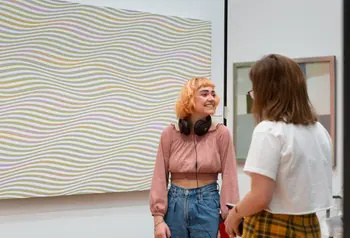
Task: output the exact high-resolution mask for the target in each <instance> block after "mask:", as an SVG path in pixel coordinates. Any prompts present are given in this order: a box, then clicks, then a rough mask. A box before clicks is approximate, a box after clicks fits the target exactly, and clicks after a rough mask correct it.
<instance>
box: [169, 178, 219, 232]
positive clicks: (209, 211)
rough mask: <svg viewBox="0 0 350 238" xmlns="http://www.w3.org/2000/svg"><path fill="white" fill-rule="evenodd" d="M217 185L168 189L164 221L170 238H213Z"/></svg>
mask: <svg viewBox="0 0 350 238" xmlns="http://www.w3.org/2000/svg"><path fill="white" fill-rule="evenodd" d="M219 212H220V197H219V189H218V184H217V183H216V182H215V183H212V184H208V185H205V186H202V187H199V188H193V189H184V188H181V187H178V186H175V185H173V184H172V185H171V186H170V189H169V192H168V212H167V214H166V215H165V217H164V219H165V222H166V223H167V225H168V226H169V228H170V232H171V238H216V237H217V233H218V230H219V221H220V213H219Z"/></svg>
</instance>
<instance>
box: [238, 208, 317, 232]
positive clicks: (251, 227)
mask: <svg viewBox="0 0 350 238" xmlns="http://www.w3.org/2000/svg"><path fill="white" fill-rule="evenodd" d="M263 237H264V238H267V237H271V238H274V237H276V238H282V237H283V238H299V237H300V238H303V237H305V238H321V228H320V223H319V221H318V218H317V215H316V213H312V214H307V215H284V214H272V213H270V212H267V211H261V212H259V213H256V214H254V215H252V216H250V217H246V218H244V225H243V234H242V238H263Z"/></svg>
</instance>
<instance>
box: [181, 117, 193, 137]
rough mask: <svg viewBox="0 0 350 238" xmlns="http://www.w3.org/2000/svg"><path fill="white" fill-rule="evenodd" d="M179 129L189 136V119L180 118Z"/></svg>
mask: <svg viewBox="0 0 350 238" xmlns="http://www.w3.org/2000/svg"><path fill="white" fill-rule="evenodd" d="M179 129H180V132H181V133H182V134H185V135H186V136H188V135H189V134H190V133H191V129H190V126H189V124H188V121H187V120H183V119H180V120H179Z"/></svg>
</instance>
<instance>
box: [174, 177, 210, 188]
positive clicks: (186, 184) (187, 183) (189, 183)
mask: <svg viewBox="0 0 350 238" xmlns="http://www.w3.org/2000/svg"><path fill="white" fill-rule="evenodd" d="M214 182H216V180H213V179H210V180H208V179H202V180H198V184H197V180H192V179H176V180H171V183H172V184H174V185H176V186H178V187H181V188H186V189H191V188H197V187H202V186H205V185H207V184H211V183H214Z"/></svg>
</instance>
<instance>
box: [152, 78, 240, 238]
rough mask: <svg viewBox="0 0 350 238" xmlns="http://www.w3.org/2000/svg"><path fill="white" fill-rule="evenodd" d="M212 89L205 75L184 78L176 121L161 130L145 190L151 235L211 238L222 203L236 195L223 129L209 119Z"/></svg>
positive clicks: (228, 140) (231, 151)
mask: <svg viewBox="0 0 350 238" xmlns="http://www.w3.org/2000/svg"><path fill="white" fill-rule="evenodd" d="M214 88H215V86H214V84H213V83H212V82H211V81H210V80H209V79H206V78H193V79H191V80H189V81H188V82H187V83H186V84H185V85H184V87H183V89H182V90H181V92H180V96H179V99H178V101H177V102H176V115H177V118H178V119H179V121H178V123H177V124H171V125H169V126H168V127H167V128H166V129H165V130H164V131H163V133H162V135H161V138H160V143H159V150H158V154H157V158H156V162H155V167H154V173H153V178H152V185H151V191H150V210H151V213H152V215H153V217H154V230H155V232H154V237H155V238H166V237H167V238H169V237H174V238H175V237H181V238H196V237H198V238H199V237H201V238H203V237H209V238H216V237H217V236H218V230H219V221H220V213H221V217H222V218H225V217H226V215H227V213H228V209H227V208H226V205H225V204H226V203H236V202H237V201H238V200H239V193H238V182H237V171H236V158H235V153H234V147H233V143H232V139H231V136H230V133H229V130H228V129H227V127H226V126H224V125H222V124H220V123H215V122H212V118H211V116H212V115H213V114H214V113H215V110H216V108H217V106H218V104H219V101H220V100H219V97H218V96H217V95H216V93H215V90H214ZM218 173H222V186H221V192H220V195H219V188H218V183H217V179H218ZM169 174H170V183H171V184H170V188H169V189H168V181H169Z"/></svg>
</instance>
